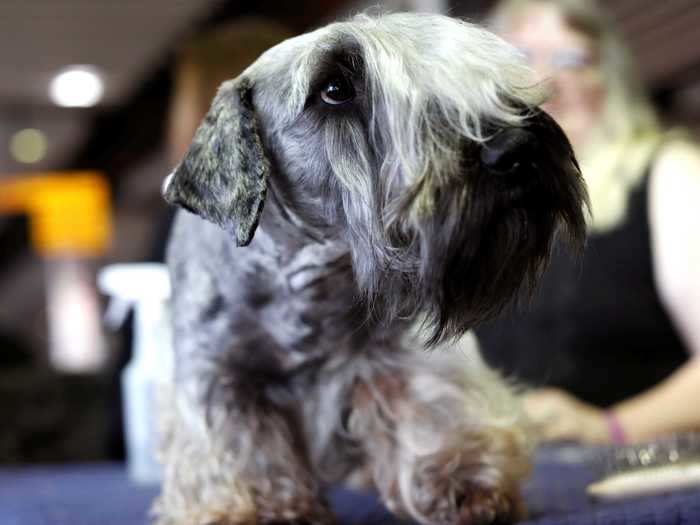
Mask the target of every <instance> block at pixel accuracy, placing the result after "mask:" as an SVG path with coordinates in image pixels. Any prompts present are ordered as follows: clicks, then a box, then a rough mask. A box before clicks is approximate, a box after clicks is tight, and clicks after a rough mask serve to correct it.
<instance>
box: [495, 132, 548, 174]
mask: <svg viewBox="0 0 700 525" xmlns="http://www.w3.org/2000/svg"><path fill="white" fill-rule="evenodd" d="M536 147H537V141H536V140H535V136H534V134H533V133H532V132H530V131H527V130H526V129H524V128H509V129H505V130H502V131H500V132H498V134H497V135H495V136H494V137H493V138H491V139H489V141H488V142H486V143H485V144H484V145H483V147H482V149H481V162H482V164H483V165H484V166H485V167H486V168H488V169H489V170H490V171H491V172H493V173H495V174H497V175H512V174H515V173H517V172H518V171H519V168H520V166H521V165H522V164H523V163H525V162H527V159H528V158H531V157H532V154H533V151H532V150H533V149H534V148H536Z"/></svg>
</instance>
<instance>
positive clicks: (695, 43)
mask: <svg viewBox="0 0 700 525" xmlns="http://www.w3.org/2000/svg"><path fill="white" fill-rule="evenodd" d="M605 6H606V7H607V8H608V9H609V10H610V11H611V12H612V14H613V16H614V18H615V19H616V20H617V22H618V26H619V28H620V30H621V31H622V33H623V34H624V35H625V37H626V39H627V41H628V43H629V45H630V47H631V48H632V50H633V51H634V53H635V55H636V57H637V59H638V61H639V63H640V66H641V69H642V72H643V74H644V77H645V78H646V80H647V81H648V82H649V85H650V86H651V87H652V88H653V89H674V88H677V87H680V86H681V85H683V84H688V83H695V82H700V45H699V44H700V33H698V28H700V2H698V1H697V0H663V1H659V0H614V1H608V2H605Z"/></svg>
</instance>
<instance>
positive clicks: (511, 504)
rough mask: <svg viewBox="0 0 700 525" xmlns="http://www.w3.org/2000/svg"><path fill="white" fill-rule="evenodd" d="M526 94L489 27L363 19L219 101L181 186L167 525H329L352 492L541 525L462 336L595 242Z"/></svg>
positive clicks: (519, 67) (164, 500)
mask: <svg viewBox="0 0 700 525" xmlns="http://www.w3.org/2000/svg"><path fill="white" fill-rule="evenodd" d="M530 75H531V74H530V71H529V70H528V69H527V67H526V66H525V65H523V63H522V61H521V59H520V57H519V54H518V52H517V51H515V50H514V49H513V48H511V47H510V46H509V45H508V44H506V43H504V42H503V41H502V40H500V39H499V38H498V37H496V36H494V35H493V34H491V33H489V32H487V31H486V30H484V29H481V28H479V27H476V26H474V25H471V24H469V23H466V22H463V21H459V20H456V19H451V18H448V17H444V16H440V15H427V14H407V13H403V14H401V13H399V14H387V15H368V14H360V15H356V16H355V17H353V18H350V19H349V20H347V21H344V22H338V23H333V24H331V25H328V26H326V27H323V28H321V29H318V30H316V31H313V32H311V33H308V34H305V35H302V36H298V37H295V38H292V39H290V40H287V41H285V42H283V43H281V44H279V45H278V46H276V47H274V48H272V49H270V50H269V51H267V52H265V53H264V54H263V55H262V56H260V57H259V59H258V60H257V61H256V62H254V63H253V64H252V65H251V66H250V67H249V68H248V69H247V70H245V71H244V72H243V73H242V74H241V75H240V76H239V77H237V78H235V79H234V80H231V81H228V82H225V83H224V84H223V85H222V86H221V88H220V90H219V92H218V94H217V96H216V97H215V99H214V101H213V103H212V107H211V109H210V111H209V113H208V114H207V116H206V117H205V119H204V121H203V123H202V124H201V126H200V127H199V129H198V131H197V132H196V134H195V137H194V139H193V142H192V144H191V146H190V147H189V150H188V151H187V153H186V154H185V157H184V158H183V159H182V161H181V162H180V164H179V165H178V167H177V168H176V169H175V171H174V172H173V173H172V174H171V175H170V176H169V177H168V179H167V181H166V183H165V189H164V196H165V198H166V200H167V201H168V202H170V203H172V204H174V205H177V206H180V207H181V208H184V210H183V211H180V212H179V213H178V216H177V218H176V222H175V225H174V229H173V232H172V236H171V240H170V243H169V249H168V264H169V268H170V272H171V278H172V283H173V299H172V308H173V319H174V321H173V323H174V339H175V351H176V377H175V386H174V389H175V394H174V400H173V403H172V407H170V408H169V409H168V410H167V411H166V413H165V415H164V418H165V430H164V439H163V459H164V481H163V487H162V491H161V495H160V496H159V498H158V500H157V504H156V506H155V513H156V516H157V518H156V521H157V523H159V524H161V525H174V524H178V525H179V524H182V525H184V524H188V525H191V524H214V523H215V524H219V525H224V524H225V525H233V524H235V525H243V524H259V523H269V524H272V523H274V524H279V523H308V524H321V523H331V522H332V521H333V517H332V515H331V513H330V511H329V509H328V507H327V505H326V504H325V503H324V499H323V489H324V487H326V486H328V485H329V484H331V483H337V482H340V481H343V480H355V481H356V482H357V481H358V480H360V481H362V482H366V483H371V484H372V485H373V486H374V488H375V489H376V490H377V491H378V493H379V495H380V496H381V498H382V500H383V502H384V503H385V504H386V505H387V507H388V508H389V509H390V510H392V511H393V512H395V513H396V514H398V515H400V516H407V517H410V518H412V519H414V520H417V521H418V522H420V523H425V524H477V523H487V522H490V521H492V520H495V519H517V518H518V517H520V516H521V515H522V512H523V508H522V504H521V502H520V496H519V489H518V485H519V482H520V481H521V479H522V477H523V476H524V475H525V474H526V472H527V469H528V436H527V433H526V432H525V431H524V427H523V426H522V425H521V417H520V415H519V412H518V410H517V408H516V405H515V403H514V401H513V396H512V394H511V393H510V390H509V388H508V387H507V386H506V385H505V383H504V382H503V381H502V380H500V378H499V377H498V375H497V374H496V373H495V372H493V371H491V370H488V369H487V368H486V367H485V366H484V365H483V364H482V363H481V362H480V360H479V357H478V354H477V353H476V352H474V351H473V350H472V349H470V348H469V343H468V338H466V339H465V338H463V337H462V336H463V335H464V334H465V333H467V332H468V330H469V329H470V328H472V327H473V326H474V325H475V324H476V323H478V322H480V321H482V320H484V319H487V318H489V317H491V316H493V315H495V314H497V313H498V312H499V311H501V310H502V309H503V308H504V307H505V306H506V305H508V304H512V303H513V301H514V300H515V301H516V302H517V299H518V298H522V297H527V293H528V291H531V290H532V289H533V287H534V286H535V284H536V280H537V277H538V275H539V274H540V273H541V271H542V269H543V266H544V265H545V264H546V262H547V259H548V256H549V253H550V250H551V246H552V243H553V242H554V239H555V238H558V237H563V238H565V239H568V240H569V241H570V242H571V244H572V245H573V246H574V247H577V246H581V245H582V243H583V240H584V237H585V217H584V208H585V206H584V205H585V201H586V192H585V188H584V185H583V182H582V180H581V176H580V173H579V170H578V166H577V164H576V160H575V158H574V155H573V153H572V150H571V147H570V145H569V142H568V141H567V139H566V137H565V136H564V134H563V132H562V131H561V129H560V128H559V126H557V124H556V123H555V122H554V121H553V120H552V119H551V118H550V117H549V116H548V115H547V114H546V113H544V112H543V111H541V110H539V109H538V107H537V106H538V104H539V103H540V102H541V101H542V97H541V90H540V89H539V87H538V86H537V85H536V84H534V83H533V82H532V81H531V78H532V77H531V76H530ZM465 341H466V342H465Z"/></svg>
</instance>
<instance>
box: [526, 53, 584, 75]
mask: <svg viewBox="0 0 700 525" xmlns="http://www.w3.org/2000/svg"><path fill="white" fill-rule="evenodd" d="M518 49H519V50H520V52H521V53H522V54H523V56H524V57H525V59H526V60H527V61H528V63H530V65H532V66H536V65H539V64H544V65H546V66H548V67H549V68H550V69H552V70H554V71H580V70H582V69H586V68H588V67H590V66H592V65H594V63H595V60H594V58H593V56H592V55H591V53H589V52H587V51H584V50H582V49H573V48H572V49H557V50H554V51H551V52H549V53H543V52H542V51H534V50H532V49H527V48H523V47H519V48H518Z"/></svg>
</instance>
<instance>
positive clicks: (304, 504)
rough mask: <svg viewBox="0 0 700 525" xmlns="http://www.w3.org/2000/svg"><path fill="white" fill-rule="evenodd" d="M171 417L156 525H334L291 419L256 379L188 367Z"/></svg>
mask: <svg viewBox="0 0 700 525" xmlns="http://www.w3.org/2000/svg"><path fill="white" fill-rule="evenodd" d="M207 367H211V363H209V364H208V365H207ZM246 376H247V377H246ZM167 416H168V417H167V421H166V422H165V423H166V424H165V425H164V426H165V433H164V440H163V447H162V449H163V450H162V452H163V460H164V466H165V477H164V481H163V488H162V493H161V496H160V498H159V499H158V501H157V504H156V506H155V509H154V510H155V514H156V515H157V517H158V519H157V523H158V524H159V525H166V524H167V525H205V524H206V525H210V524H216V525H252V524H256V525H257V524H262V523H275V524H282V523H287V522H294V523H308V524H317V523H328V522H330V521H331V519H330V514H329V513H328V511H327V509H326V507H325V506H324V505H323V503H322V501H321V499H320V497H319V493H318V490H317V487H316V483H315V481H314V479H313V478H312V476H311V474H310V472H309V469H308V466H307V465H306V461H305V459H304V452H303V447H302V446H299V442H298V439H297V438H296V436H295V435H294V432H293V427H292V426H291V424H290V421H289V419H288V418H287V414H285V413H284V411H283V410H282V409H281V408H279V407H277V406H275V405H273V403H272V402H271V401H270V400H269V399H268V398H267V396H266V394H265V384H264V383H263V384H261V383H259V382H258V380H257V378H256V376H255V374H250V373H247V374H243V373H240V374H233V373H232V372H231V370H224V369H223V368H216V369H210V370H206V367H199V369H197V367H196V364H195V363H188V367H187V373H186V378H185V379H183V378H182V377H180V378H179V380H178V387H177V393H176V394H175V402H174V403H173V405H172V406H171V407H170V409H169V410H168V411H167Z"/></svg>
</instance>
